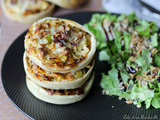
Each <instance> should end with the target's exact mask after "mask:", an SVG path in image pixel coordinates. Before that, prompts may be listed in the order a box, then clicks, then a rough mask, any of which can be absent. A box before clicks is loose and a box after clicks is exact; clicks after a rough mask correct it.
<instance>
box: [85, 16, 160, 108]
mask: <svg viewBox="0 0 160 120" xmlns="http://www.w3.org/2000/svg"><path fill="white" fill-rule="evenodd" d="M84 26H85V27H86V28H87V29H89V30H90V31H91V32H92V33H93V34H94V35H95V36H96V39H97V49H98V50H100V52H99V60H100V61H107V62H108V63H109V64H111V70H109V71H108V74H107V75H106V74H105V73H102V79H101V82H100V85H101V87H102V88H103V93H104V94H106V95H115V96H119V98H120V99H122V98H124V99H125V100H126V103H128V104H131V103H133V104H134V105H136V106H137V107H138V108H140V107H141V106H142V105H143V104H145V106H146V109H148V108H149V107H150V106H153V107H154V108H160V42H159V40H160V39H159V33H158V32H157V31H158V30H159V28H158V27H156V23H154V22H147V21H145V20H141V19H139V18H137V17H136V16H135V14H134V13H131V14H129V15H120V16H118V15H111V14H109V13H107V14H93V16H92V18H91V20H90V21H89V22H88V23H87V24H85V25H84Z"/></svg>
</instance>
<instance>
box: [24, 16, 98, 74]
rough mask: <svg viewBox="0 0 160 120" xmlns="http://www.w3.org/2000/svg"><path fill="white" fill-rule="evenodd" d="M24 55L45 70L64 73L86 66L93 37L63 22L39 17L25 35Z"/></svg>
mask: <svg viewBox="0 0 160 120" xmlns="http://www.w3.org/2000/svg"><path fill="white" fill-rule="evenodd" d="M25 50H26V53H27V56H28V57H29V58H30V59H31V60H32V61H34V62H35V63H36V64H37V65H38V66H40V67H41V68H43V69H44V70H46V71H52V72H59V73H67V72H72V71H77V70H80V69H82V68H84V67H85V66H87V65H88V64H89V63H90V62H91V60H92V59H93V57H94V54H95V51H96V39H95V36H94V35H93V34H92V33H91V32H90V31H89V30H87V29H86V28H84V27H83V26H82V25H80V24H78V23H76V22H73V21H71V20H67V19H57V18H51V17H47V18H43V19H41V20H39V21H38V22H35V23H34V24H33V25H32V26H31V27H30V28H29V31H28V33H27V35H26V36H25Z"/></svg>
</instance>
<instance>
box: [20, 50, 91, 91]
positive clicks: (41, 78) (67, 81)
mask: <svg viewBox="0 0 160 120" xmlns="http://www.w3.org/2000/svg"><path fill="white" fill-rule="evenodd" d="M23 63H24V69H25V72H26V75H27V76H28V77H29V78H30V79H31V81H33V82H34V83H36V84H37V85H39V86H41V87H44V88H48V89H75V88H78V87H80V86H82V85H83V84H84V83H85V82H86V80H87V79H88V78H89V77H90V75H91V73H92V69H93V66H94V61H92V63H91V64H90V65H88V66H86V67H85V68H84V69H82V70H79V71H74V72H73V73H70V72H69V73H61V74H59V73H53V72H46V71H44V70H43V69H41V68H39V66H37V65H36V64H35V63H33V61H31V60H30V59H29V58H28V57H27V56H26V53H24V56H23ZM33 69H34V70H33ZM37 69H38V70H37ZM35 72H36V73H35ZM77 74H78V75H77ZM75 75H76V76H75ZM70 76H72V77H73V78H71V77H70ZM74 76H75V77H74ZM62 77H65V78H62Z"/></svg>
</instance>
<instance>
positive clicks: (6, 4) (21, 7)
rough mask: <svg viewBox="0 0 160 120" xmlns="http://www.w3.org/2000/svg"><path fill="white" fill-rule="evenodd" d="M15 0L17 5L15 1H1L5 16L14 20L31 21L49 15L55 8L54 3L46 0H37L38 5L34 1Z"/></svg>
mask: <svg viewBox="0 0 160 120" xmlns="http://www.w3.org/2000/svg"><path fill="white" fill-rule="evenodd" d="M16 1H17V3H18V5H16V3H14V5H12V4H11V0H2V1H1V5H2V9H3V11H4V14H5V15H6V17H7V18H8V19H10V20H12V21H15V22H21V23H33V22H35V21H37V20H39V19H41V18H44V17H47V16H50V15H51V14H52V12H53V10H54V8H55V5H54V4H51V3H49V2H47V1H38V2H37V3H38V5H40V6H37V5H36V3H33V4H30V3H31V1H30V0H25V1H23V0H16ZM40 2H43V3H40ZM34 4H35V6H34ZM12 6H13V7H12ZM38 7H39V8H38ZM43 8H44V9H43Z"/></svg>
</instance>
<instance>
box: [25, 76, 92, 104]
mask: <svg viewBox="0 0 160 120" xmlns="http://www.w3.org/2000/svg"><path fill="white" fill-rule="evenodd" d="M93 80H94V73H93V74H92V75H91V77H90V80H89V81H88V82H87V83H85V86H84V88H83V91H84V93H83V94H81V95H77V94H76V95H54V94H53V95H49V94H48V92H47V90H46V89H45V88H42V87H40V86H38V85H36V84H35V83H34V82H32V81H31V80H29V79H28V78H26V84H27V87H28V89H29V91H30V92H31V93H32V94H33V95H34V96H35V97H36V98H38V99H40V100H42V101H45V102H48V103H53V104H61V105H64V104H71V103H75V102H78V101H80V100H82V99H83V98H84V97H85V96H86V95H87V94H88V93H89V91H90V89H91V86H92V83H93Z"/></svg>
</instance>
